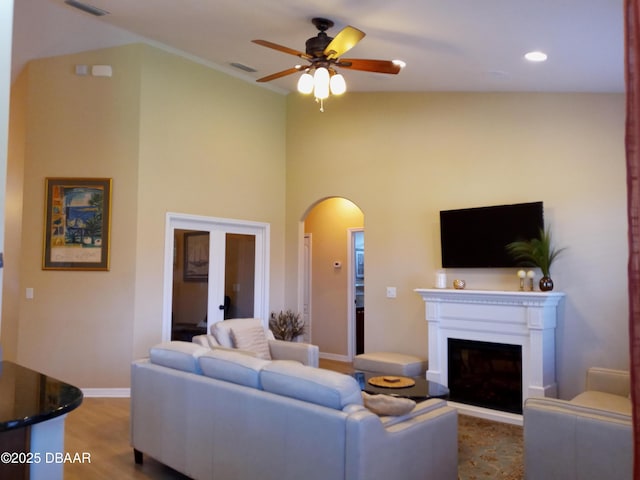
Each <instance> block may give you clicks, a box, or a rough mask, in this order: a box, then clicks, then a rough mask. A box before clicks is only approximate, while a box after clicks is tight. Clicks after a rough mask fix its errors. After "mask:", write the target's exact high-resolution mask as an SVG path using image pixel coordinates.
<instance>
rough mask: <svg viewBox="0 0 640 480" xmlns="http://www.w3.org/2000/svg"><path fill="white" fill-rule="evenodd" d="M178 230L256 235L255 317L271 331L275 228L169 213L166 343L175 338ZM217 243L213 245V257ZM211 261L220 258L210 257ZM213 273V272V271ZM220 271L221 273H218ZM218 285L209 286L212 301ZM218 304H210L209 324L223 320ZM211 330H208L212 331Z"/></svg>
mask: <svg viewBox="0 0 640 480" xmlns="http://www.w3.org/2000/svg"><path fill="white" fill-rule="evenodd" d="M175 229H184V230H202V231H206V232H209V233H210V234H211V233H212V232H225V233H227V232H228V233H239V234H249V235H255V237H256V252H255V255H256V258H255V262H256V264H255V277H254V307H253V310H254V317H257V318H260V319H261V320H262V322H263V324H264V325H265V327H267V326H268V325H269V268H270V261H269V259H270V248H271V246H270V236H271V226H270V225H269V224H268V223H263V222H254V221H250V220H235V219H229V218H219V217H206V216H202V215H191V214H185V213H174V212H167V214H166V221H165V254H164V278H163V302H162V303H163V305H162V341H167V340H169V339H170V338H171V311H172V303H173V248H174V244H173V243H174V242H173V231H174V230H175ZM214 242H215V240H212V241H211V242H210V244H209V248H210V253H211V249H213V248H214V245H213V244H214ZM209 258H213V259H215V258H217V256H216V255H210V256H209ZM210 270H211V269H210ZM218 270H219V269H218ZM214 283H215V282H214V281H210V282H209V298H210V299H211V298H213V295H214V294H215V293H216V292H212V289H213V288H215V286H214ZM216 315H217V316H219V315H220V311H219V310H218V306H217V304H216V302H209V306H208V312H207V318H208V320H209V323H215V322H216V321H219V320H221V318H218V317H217V316H216ZM208 327H209V326H207V330H208Z"/></svg>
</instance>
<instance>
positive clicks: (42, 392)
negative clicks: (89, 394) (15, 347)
mask: <svg viewBox="0 0 640 480" xmlns="http://www.w3.org/2000/svg"><path fill="white" fill-rule="evenodd" d="M82 398H83V395H82V391H81V390H80V389H79V388H77V387H74V386H73V385H69V384H68V383H65V382H62V381H60V380H57V379H55V378H52V377H49V376H47V375H45V374H43V373H39V372H36V371H34V370H31V369H29V368H26V367H22V366H20V365H17V364H15V363H13V362H8V361H2V362H0V455H1V458H0V478H15V479H23V478H30V479H32V480H39V479H46V480H49V479H56V478H60V479H61V478H62V474H63V468H62V467H63V462H60V461H59V460H61V458H64V457H60V455H64V453H65V452H64V418H65V416H66V414H67V413H69V412H70V411H72V410H73V409H75V408H77V407H78V406H80V404H81V403H82Z"/></svg>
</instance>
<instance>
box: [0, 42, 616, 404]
mask: <svg viewBox="0 0 640 480" xmlns="http://www.w3.org/2000/svg"><path fill="white" fill-rule="evenodd" d="M76 63H86V64H98V63H108V64H111V65H113V67H114V76H113V78H111V79H105V78H93V77H77V76H75V75H74V74H73V65H75V64H76ZM19 82H25V83H20V85H18V86H14V88H13V90H14V93H15V94H16V95H18V97H19V98H22V99H26V105H25V108H24V111H23V112H17V114H16V115H17V117H16V118H20V116H21V115H22V116H24V119H25V120H24V122H25V123H24V124H25V125H26V128H25V129H23V130H22V133H21V132H20V129H19V128H18V129H17V130H15V131H16V135H17V137H16V138H14V137H13V133H12V142H13V141H14V140H16V139H17V140H18V141H20V135H24V139H25V142H23V144H22V146H21V145H20V144H18V145H14V146H13V148H11V149H10V152H11V155H12V156H13V155H15V156H16V157H17V158H13V157H10V159H9V162H10V167H15V168H14V169H13V170H11V169H10V170H11V171H12V172H13V173H12V174H11V175H12V176H11V177H10V178H8V181H12V180H16V181H18V182H20V181H21V178H20V176H21V172H22V169H23V170H24V182H23V183H22V191H23V192H24V195H23V202H22V204H21V206H20V207H19V208H16V209H15V210H14V211H13V212H14V213H9V210H8V211H7V212H8V213H7V215H14V217H13V218H6V224H7V225H9V224H13V225H17V226H20V227H21V228H22V232H21V242H19V244H18V242H16V241H14V242H13V243H14V246H13V247H12V248H13V249H19V251H9V250H7V251H6V255H7V259H12V258H19V259H20V266H19V269H18V270H19V274H18V275H19V277H18V278H17V279H16V278H11V279H10V280H7V285H5V289H4V292H3V294H4V296H5V298H6V297H7V296H8V295H11V294H15V293H14V292H18V296H19V299H18V300H17V301H16V302H15V305H14V306H13V307H12V308H11V315H13V316H14V318H15V321H14V320H13V319H12V320H9V321H8V323H7V320H6V315H4V314H3V316H5V318H4V319H3V325H2V327H3V337H2V340H3V344H4V343H6V342H7V341H9V342H11V341H13V342H14V345H13V346H12V347H10V348H7V347H5V351H7V352H14V353H15V356H16V359H17V360H18V361H20V362H21V363H24V364H25V365H27V366H31V367H34V368H37V369H40V370H42V371H44V372H46V373H49V374H52V375H55V376H58V377H60V378H63V379H65V380H67V381H71V382H72V383H75V384H77V385H78V386H80V387H84V388H88V387H102V388H108V387H126V386H128V382H129V362H130V361H131V359H132V358H136V357H140V356H143V355H145V354H146V352H147V350H148V347H149V346H150V345H152V344H153V343H155V342H157V341H158V340H160V336H161V316H162V276H163V250H164V226H165V215H166V212H169V211H171V212H178V213H192V214H197V215H209V216H216V217H227V218H237V219H245V220H254V221H260V222H268V223H270V225H271V273H270V281H271V290H270V303H271V310H279V309H282V308H288V307H291V308H297V307H298V305H299V301H300V298H299V284H298V276H299V268H300V265H299V258H300V239H301V238H302V234H303V226H302V221H303V219H304V216H305V214H306V212H307V211H308V210H309V208H310V207H311V206H312V205H314V204H315V203H316V202H317V201H319V200H321V199H324V198H327V197H331V196H341V197H345V198H349V199H350V200H352V201H353V202H355V203H356V204H357V205H358V206H359V207H360V208H361V209H362V211H363V212H364V215H365V228H366V232H367V233H366V235H367V297H366V311H367V315H366V322H367V324H366V338H365V342H366V349H367V350H377V349H389V350H398V351H406V352H410V353H420V354H423V355H424V354H426V345H427V337H426V335H427V328H426V322H425V321H424V305H423V304H422V301H421V300H420V298H419V297H418V296H417V295H416V294H415V293H414V292H413V289H414V288H417V287H429V286H432V285H433V280H434V273H435V270H436V269H438V268H439V267H440V260H439V254H440V247H439V225H438V212H439V210H441V209H448V208H459V207H467V206H479V205H491V204H500V203H513V202H521V201H535V200H543V201H544V202H545V215H546V219H547V221H548V223H550V224H551V226H552V228H553V230H554V234H555V237H556V240H557V242H558V244H560V245H566V246H568V247H569V249H568V250H567V252H566V253H565V255H563V257H561V258H560V260H558V263H557V265H556V266H555V269H554V270H553V272H552V273H553V277H554V281H555V283H556V289H557V290H559V291H564V292H566V293H567V301H566V305H565V318H564V319H563V320H562V321H561V322H560V325H559V327H558V333H557V340H558V349H557V351H558V353H557V361H558V372H559V383H560V393H561V395H562V396H563V397H568V396H570V395H572V394H573V393H575V392H577V391H578V390H579V389H580V388H581V387H582V384H583V378H584V369H585V368H586V367H587V366H589V365H603V366H609V367H620V368H626V367H627V366H628V356H627V350H628V345H627V298H626V295H627V285H626V259H627V244H626V207H625V205H626V203H625V198H626V194H625V167H624V150H623V140H624V138H623V133H624V98H623V95H607V94H601V95H598V94H465V93H406V94H376V93H362V94H358V93H351V94H349V95H347V96H345V97H344V98H340V99H330V101H328V102H327V104H326V106H325V110H326V111H325V113H323V114H321V113H320V112H318V110H317V105H316V104H315V103H314V102H313V101H312V100H311V99H309V98H306V97H299V96H298V95H290V96H289V97H287V99H286V100H285V99H284V98H283V97H281V96H280V95H277V94H275V93H273V92H270V91H266V90H264V89H261V88H259V87H256V86H255V85H252V84H250V83H245V82H242V81H240V80H237V79H233V78H231V77H228V76H226V75H224V74H221V73H219V72H215V71H212V70H210V69H208V68H206V67H204V66H201V65H197V64H194V63H192V62H189V61H187V60H184V59H181V58H178V57H175V56H173V55H169V54H167V53H165V52H161V51H159V50H156V49H153V48H150V47H144V46H139V45H137V46H129V47H123V48H117V49H108V50H102V51H95V52H86V53H82V54H77V55H71V56H65V57H56V58H50V59H44V60H39V61H36V62H33V64H32V65H31V66H30V67H29V70H28V72H27V75H26V76H25V77H24V78H22V79H20V80H19ZM21 88H24V89H26V94H24V91H23V92H22V94H21V93H20V92H19V90H20V89H21ZM19 104H20V102H18V105H19ZM13 118H14V117H13V116H12V119H13ZM12 130H13V125H12ZM322 142H325V143H322ZM311 146H315V148H310V147H311ZM285 157H286V163H285ZM14 162H15V163H14ZM47 176H96V177H112V178H113V179H114V188H113V195H114V200H113V223H112V246H111V259H112V261H111V270H110V271H109V272H64V271H42V270H41V268H40V264H41V258H42V253H41V252H42V224H43V220H42V213H43V203H44V198H43V197H44V192H43V184H44V178H45V177H47ZM15 188H16V190H15V191H17V192H19V193H21V187H20V185H16V187H15ZM19 193H18V195H19ZM285 199H286V209H285ZM18 217H19V218H20V220H18V221H17V220H16V219H17V218H18ZM285 226H286V231H285ZM285 234H286V236H285ZM11 235H14V236H15V235H16V234H15V233H12V234H11ZM14 240H15V239H14ZM285 240H286V242H285ZM285 245H286V249H285ZM8 247H9V245H7V248H8ZM283 266H284V269H283ZM449 276H450V278H453V277H454V276H455V277H462V278H464V279H465V280H467V284H468V288H505V289H510V288H517V287H516V279H515V275H514V272H513V271H511V270H488V271H470V270H469V271H464V270H462V271H454V272H450V274H449ZM285 279H286V289H285V286H284V285H285ZM386 286H395V287H397V292H398V296H397V298H395V299H388V298H386V297H385V287H386ZM26 287H33V288H34V290H35V298H34V300H31V301H27V300H25V299H24V296H23V295H22V294H23V293H24V289H25V288H26ZM8 288H11V290H8ZM6 328H9V329H11V328H13V333H10V334H8V335H7V336H6V337H5V333H6V331H7V330H6ZM12 337H15V340H12Z"/></svg>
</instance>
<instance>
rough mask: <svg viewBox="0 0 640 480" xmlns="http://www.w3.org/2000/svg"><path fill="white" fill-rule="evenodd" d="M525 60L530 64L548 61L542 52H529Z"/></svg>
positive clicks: (525, 55)
mask: <svg viewBox="0 0 640 480" xmlns="http://www.w3.org/2000/svg"><path fill="white" fill-rule="evenodd" d="M524 58H526V59H527V60H529V61H530V62H544V61H545V60H546V59H547V54H546V53H544V52H540V51H534V52H528V53H525V54H524Z"/></svg>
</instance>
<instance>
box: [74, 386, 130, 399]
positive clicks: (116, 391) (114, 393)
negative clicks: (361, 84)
mask: <svg viewBox="0 0 640 480" xmlns="http://www.w3.org/2000/svg"><path fill="white" fill-rule="evenodd" d="M81 390H82V394H83V395H84V396H85V398H129V397H131V389H130V388H82V389H81Z"/></svg>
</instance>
